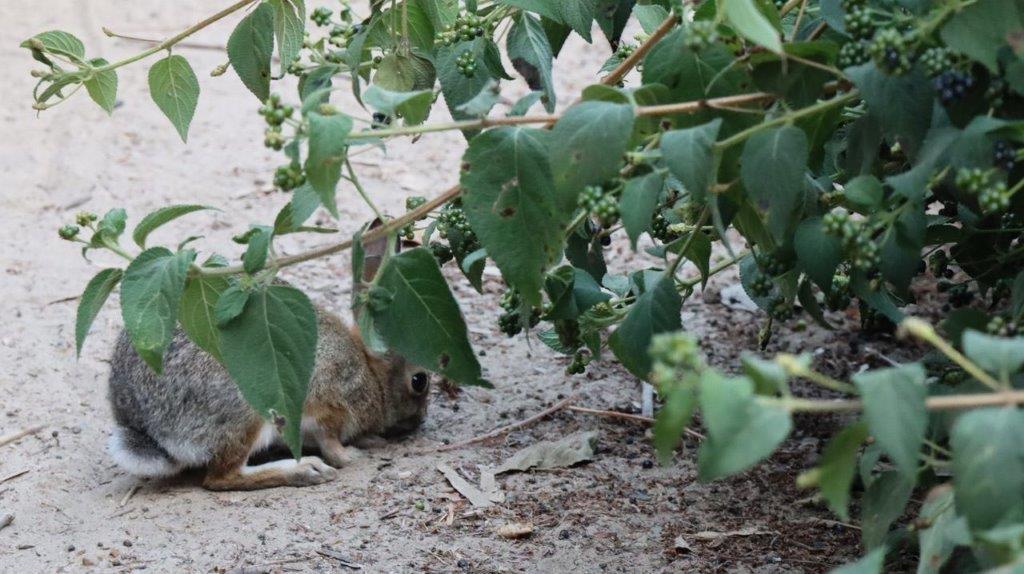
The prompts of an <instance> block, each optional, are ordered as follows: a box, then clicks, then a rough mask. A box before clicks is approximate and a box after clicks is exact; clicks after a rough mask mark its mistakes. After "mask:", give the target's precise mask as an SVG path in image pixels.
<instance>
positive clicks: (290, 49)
mask: <svg viewBox="0 0 1024 574" xmlns="http://www.w3.org/2000/svg"><path fill="white" fill-rule="evenodd" d="M268 1H269V2H270V5H271V6H272V7H273V9H274V36H275V37H276V38H277V53H278V56H279V57H280V59H281V75H282V76H283V75H284V74H285V72H286V71H287V70H288V66H289V65H291V63H292V62H294V61H295V59H296V58H298V57H299V52H300V51H301V50H302V40H303V37H304V36H305V32H306V5H305V0H268Z"/></svg>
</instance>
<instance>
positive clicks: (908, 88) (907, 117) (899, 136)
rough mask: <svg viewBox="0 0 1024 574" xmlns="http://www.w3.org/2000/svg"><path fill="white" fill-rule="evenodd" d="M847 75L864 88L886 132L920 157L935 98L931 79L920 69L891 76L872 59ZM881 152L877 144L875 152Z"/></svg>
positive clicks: (862, 91) (908, 152)
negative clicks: (918, 153)
mask: <svg viewBox="0 0 1024 574" xmlns="http://www.w3.org/2000/svg"><path fill="white" fill-rule="evenodd" d="M846 75H847V76H849V77H850V79H851V80H853V83H854V84H855V85H856V86H857V89H859V90H860V93H861V96H862V97H863V98H864V101H865V102H867V104H868V110H869V112H870V113H871V116H872V117H874V118H876V119H877V120H878V122H879V125H880V126H881V128H882V132H883V133H884V134H885V135H886V136H887V137H889V138H892V139H895V140H897V141H899V142H900V143H901V144H902V146H903V147H904V148H905V149H906V151H907V154H908V155H909V156H910V157H911V158H914V157H916V156H917V152H918V150H919V149H920V148H921V142H922V141H923V140H924V136H925V133H926V132H927V131H928V126H929V125H931V117H932V102H933V101H934V99H935V94H934V88H933V87H932V85H931V82H929V81H928V79H927V78H925V77H924V74H923V73H921V72H920V71H919V70H917V69H915V70H914V71H912V72H909V73H906V74H903V75H899V76H891V75H888V74H886V73H885V72H882V71H881V70H879V69H878V68H877V67H875V65H874V64H872V63H867V64H863V65H860V66H856V67H853V68H848V69H847V70H846ZM877 153H878V150H877V148H875V149H873V150H872V151H871V156H876V155H877ZM862 172H863V170H861V171H860V172H858V173H862Z"/></svg>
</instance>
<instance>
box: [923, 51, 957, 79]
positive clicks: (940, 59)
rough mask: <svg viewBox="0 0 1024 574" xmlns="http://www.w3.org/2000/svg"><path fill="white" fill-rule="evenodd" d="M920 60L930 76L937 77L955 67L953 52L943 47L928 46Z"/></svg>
mask: <svg viewBox="0 0 1024 574" xmlns="http://www.w3.org/2000/svg"><path fill="white" fill-rule="evenodd" d="M920 60H921V64H922V65H923V66H924V71H925V73H926V74H928V77H929V78H935V77H937V76H940V75H942V73H943V72H945V71H946V70H948V69H950V68H952V67H953V52H951V51H950V50H949V49H948V48H942V47H935V48H928V49H927V50H925V51H924V52H923V53H922V54H921V58H920Z"/></svg>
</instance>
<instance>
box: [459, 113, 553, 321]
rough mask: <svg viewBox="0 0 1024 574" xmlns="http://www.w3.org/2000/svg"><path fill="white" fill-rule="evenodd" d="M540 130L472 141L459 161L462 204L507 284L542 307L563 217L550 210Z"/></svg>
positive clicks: (502, 132)
mask: <svg viewBox="0 0 1024 574" xmlns="http://www.w3.org/2000/svg"><path fill="white" fill-rule="evenodd" d="M546 135H547V134H546V133H545V132H543V131H541V130H536V129H530V128H522V127H504V128H498V129H494V130H489V131H487V132H484V133H483V134H481V135H479V136H477V137H475V138H473V140H472V141H471V142H470V144H469V149H468V150H467V151H466V155H465V157H464V158H463V170H462V179H461V183H462V188H463V190H464V192H463V195H462V204H463V207H464V209H465V211H466V217H467V218H468V219H469V223H470V225H472V227H473V230H474V231H475V232H476V234H477V236H478V237H479V238H480V241H481V242H482V243H483V246H484V248H485V249H486V250H487V255H488V256H490V257H491V258H492V259H493V260H494V262H495V263H496V264H497V265H498V268H499V269H501V272H502V275H503V276H504V277H505V280H506V281H507V282H508V283H509V285H511V286H513V287H515V288H517V289H518V290H519V292H520V293H521V294H522V296H523V298H524V300H525V301H526V302H527V303H529V304H530V305H533V306H539V305H540V303H541V294H540V292H541V288H542V286H543V280H544V271H545V270H546V269H547V267H548V266H549V265H551V264H552V263H554V262H555V261H556V260H557V259H558V258H559V257H561V253H562V245H563V244H564V242H565V230H564V226H565V223H566V221H565V220H566V216H567V215H568V213H567V212H564V211H559V210H558V209H557V208H556V206H555V205H554V197H555V194H554V184H553V182H552V179H551V168H550V167H549V165H548V148H547V145H546V141H545V138H544V136H546Z"/></svg>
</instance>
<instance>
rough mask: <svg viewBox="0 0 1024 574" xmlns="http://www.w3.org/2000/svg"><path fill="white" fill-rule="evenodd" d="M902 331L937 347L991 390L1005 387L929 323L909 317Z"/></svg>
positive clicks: (904, 322) (1000, 389) (904, 321)
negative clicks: (954, 346) (955, 347)
mask: <svg viewBox="0 0 1024 574" xmlns="http://www.w3.org/2000/svg"><path fill="white" fill-rule="evenodd" d="M900 330H901V331H903V332H906V333H910V334H911V335H913V336H915V337H917V338H918V339H921V340H922V341H924V342H926V343H928V344H930V345H931V346H933V347H935V348H936V349H938V350H939V351H940V352H941V353H942V354H943V355H946V356H947V357H949V359H950V360H951V361H953V362H954V363H956V364H957V365H960V368H962V369H963V370H965V371H967V373H968V374H970V375H971V376H972V377H974V378H975V379H978V381H979V382H981V383H982V384H984V385H985V386H987V387H989V388H990V389H992V390H994V391H1002V390H1003V385H1001V384H999V382H998V381H996V380H995V379H994V378H992V376H991V375H989V374H988V373H986V372H985V371H983V370H982V369H981V367H979V366H978V365H977V364H975V363H974V361H971V360H970V359H968V358H967V357H965V356H964V355H963V354H962V353H961V352H960V351H957V350H956V349H954V348H953V345H950V344H949V342H948V341H946V340H945V339H943V338H942V337H940V336H939V334H938V333H936V332H935V329H934V328H933V327H932V326H931V325H929V324H928V323H925V322H924V321H922V320H921V319H918V318H917V317H907V318H906V319H904V320H903V322H902V323H900Z"/></svg>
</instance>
